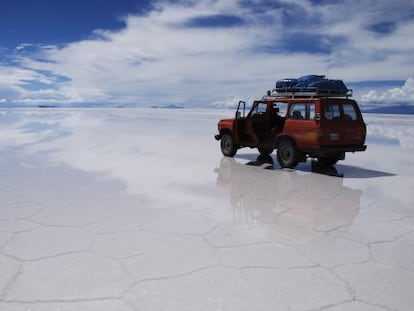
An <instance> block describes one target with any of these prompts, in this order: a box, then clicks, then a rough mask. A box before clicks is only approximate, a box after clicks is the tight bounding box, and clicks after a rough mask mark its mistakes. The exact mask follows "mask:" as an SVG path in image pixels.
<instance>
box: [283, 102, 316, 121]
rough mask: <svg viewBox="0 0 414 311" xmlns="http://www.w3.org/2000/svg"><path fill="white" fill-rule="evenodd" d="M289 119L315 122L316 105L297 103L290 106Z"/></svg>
mask: <svg viewBox="0 0 414 311" xmlns="http://www.w3.org/2000/svg"><path fill="white" fill-rule="evenodd" d="M289 118H290V119H294V120H314V119H315V104H314V103H296V104H293V105H292V106H290V111H289Z"/></svg>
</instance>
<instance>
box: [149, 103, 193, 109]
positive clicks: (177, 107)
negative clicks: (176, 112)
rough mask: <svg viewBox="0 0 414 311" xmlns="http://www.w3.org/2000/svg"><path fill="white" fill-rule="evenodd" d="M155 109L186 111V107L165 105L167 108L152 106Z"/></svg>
mask: <svg viewBox="0 0 414 311" xmlns="http://www.w3.org/2000/svg"><path fill="white" fill-rule="evenodd" d="M151 108H153V109H184V108H185V107H184V106H179V105H175V104H170V105H165V106H151Z"/></svg>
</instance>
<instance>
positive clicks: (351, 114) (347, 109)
mask: <svg viewBox="0 0 414 311" xmlns="http://www.w3.org/2000/svg"><path fill="white" fill-rule="evenodd" d="M342 108H343V109H344V119H345V120H348V121H355V120H356V119H357V114H356V112H355V108H354V106H353V105H352V104H344V105H343V106H342Z"/></svg>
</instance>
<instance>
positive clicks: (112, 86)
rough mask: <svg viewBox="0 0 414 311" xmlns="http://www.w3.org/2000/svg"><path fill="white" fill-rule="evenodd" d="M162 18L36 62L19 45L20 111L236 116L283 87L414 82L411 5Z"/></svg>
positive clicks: (209, 10)
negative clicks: (134, 107) (127, 109)
mask: <svg viewBox="0 0 414 311" xmlns="http://www.w3.org/2000/svg"><path fill="white" fill-rule="evenodd" d="M403 2H405V0H404V1H403ZM154 8H155V9H154V10H152V11H149V12H146V13H145V15H129V16H127V17H125V27H124V28H123V29H121V30H118V31H109V30H96V31H95V32H94V33H93V34H91V36H90V38H89V39H87V40H83V41H78V42H72V43H69V44H66V45H64V46H50V45H48V46H46V47H47V48H43V47H42V48H38V49H37V50H36V51H35V52H33V51H32V52H31V53H28V52H25V53H20V52H23V51H25V50H26V49H27V47H28V46H29V45H27V44H26V45H20V46H19V47H18V50H17V53H16V61H15V62H14V63H13V64H11V65H9V66H8V67H7V68H6V69H7V70H6V72H3V70H1V72H2V73H0V81H1V82H0V87H3V88H6V87H7V88H8V89H13V90H14V92H15V96H11V97H10V99H11V100H12V101H15V102H20V103H36V102H45V101H46V102H59V103H103V104H105V103H134V104H139V105H143V106H151V105H163V104H170V103H179V104H188V105H192V106H194V105H195V106H203V105H208V106H210V105H212V104H213V105H220V103H221V105H223V103H224V105H225V106H227V104H226V103H227V102H231V101H232V98H245V99H246V98H247V97H253V98H254V97H261V96H262V95H263V94H264V93H265V91H266V90H267V89H270V88H272V86H273V85H274V81H275V80H276V79H279V78H284V77H296V76H300V75H303V74H308V73H316V74H327V75H328V77H332V78H341V79H344V80H345V81H361V80H365V79H371V80H372V79H373V78H377V77H382V78H383V79H401V78H402V77H407V76H410V74H412V72H413V60H412V57H411V55H412V54H413V52H414V41H413V40H411V37H412V33H413V31H414V22H413V21H412V20H410V18H409V15H407V13H406V12H407V11H410V10H411V12H413V11H414V9H413V8H414V6H413V4H412V3H411V1H406V3H405V5H404V6H401V5H398V6H396V5H391V4H387V3H378V2H377V1H375V2H374V1H372V2H371V1H368V2H365V1H364V2H363V3H362V2H361V1H356V0H355V1H354V0H348V1H344V2H338V3H337V2H332V1H327V2H320V3H319V4H314V3H311V1H307V0H301V1H296V2H295V3H290V2H285V1H280V2H277V3H275V2H274V1H264V0H256V1H253V2H248V1H236V0H217V1H192V2H188V1H183V2H182V3H180V2H178V4H177V3H176V4H172V3H169V2H166V1H163V2H158V4H157V5H154ZM350 8H352V12H353V13H352V14H346V18H344V12H349V11H350ZM379 34H380V35H379ZM30 47H31V48H33V46H30ZM16 63H18V64H17V65H16ZM2 69H3V68H2ZM7 71H9V73H7ZM3 78H4V80H3ZM374 95H375V94H373V93H371V94H370V95H369V96H374ZM367 96H368V95H367ZM214 103H215V104H214Z"/></svg>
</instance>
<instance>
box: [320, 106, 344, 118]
mask: <svg viewBox="0 0 414 311" xmlns="http://www.w3.org/2000/svg"><path fill="white" fill-rule="evenodd" d="M323 115H324V116H325V119H326V120H339V119H341V111H340V110H339V105H338V104H326V105H325V106H324V108H323Z"/></svg>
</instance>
